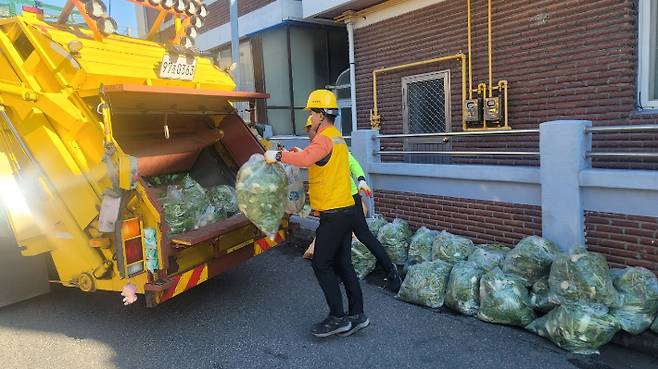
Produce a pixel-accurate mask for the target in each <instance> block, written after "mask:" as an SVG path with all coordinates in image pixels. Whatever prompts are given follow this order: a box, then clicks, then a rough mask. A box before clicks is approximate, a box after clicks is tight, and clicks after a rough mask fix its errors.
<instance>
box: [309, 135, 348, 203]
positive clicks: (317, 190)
mask: <svg viewBox="0 0 658 369" xmlns="http://www.w3.org/2000/svg"><path fill="white" fill-rule="evenodd" d="M318 134H320V135H323V136H326V137H328V138H329V139H330V140H331V142H332V143H333V149H332V151H331V153H330V154H329V161H327V162H326V164H324V165H318V164H319V162H318V163H315V164H313V165H311V166H310V167H309V168H308V194H309V197H310V198H311V208H313V209H315V210H317V211H326V210H331V209H339V208H344V207H348V206H352V205H354V198H352V191H351V188H350V181H351V180H352V179H351V177H350V167H349V162H348V155H347V153H348V150H347V144H346V143H345V140H343V137H342V136H341V134H340V132H339V131H338V129H336V127H333V126H330V127H328V128H325V129H324V130H323V131H322V132H320V133H318Z"/></svg>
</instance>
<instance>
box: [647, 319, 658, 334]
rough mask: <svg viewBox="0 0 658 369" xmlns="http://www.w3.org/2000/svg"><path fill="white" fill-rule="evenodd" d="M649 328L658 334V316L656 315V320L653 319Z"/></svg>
mask: <svg viewBox="0 0 658 369" xmlns="http://www.w3.org/2000/svg"><path fill="white" fill-rule="evenodd" d="M649 329H651V331H652V332H653V333H656V334H658V317H656V320H654V321H653V324H651V327H650V328H649Z"/></svg>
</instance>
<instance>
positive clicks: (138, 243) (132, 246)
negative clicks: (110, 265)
mask: <svg viewBox="0 0 658 369" xmlns="http://www.w3.org/2000/svg"><path fill="white" fill-rule="evenodd" d="M124 250H126V263H127V264H129V265H130V264H132V263H134V262H137V261H140V260H144V253H143V251H142V239H141V238H133V239H132V240H129V241H126V242H125V243H124Z"/></svg>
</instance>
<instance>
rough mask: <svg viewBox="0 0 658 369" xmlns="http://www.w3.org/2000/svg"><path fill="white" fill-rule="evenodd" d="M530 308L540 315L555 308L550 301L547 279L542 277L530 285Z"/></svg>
mask: <svg viewBox="0 0 658 369" xmlns="http://www.w3.org/2000/svg"><path fill="white" fill-rule="evenodd" d="M530 306H532V308H533V309H535V310H537V311H540V312H542V313H547V312H549V311H551V310H553V308H555V306H556V305H555V304H554V303H553V302H551V301H550V289H549V287H548V277H544V278H542V279H540V280H538V281H537V282H535V283H534V284H533V285H532V290H531V292H530Z"/></svg>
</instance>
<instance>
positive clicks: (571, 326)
mask: <svg viewBox="0 0 658 369" xmlns="http://www.w3.org/2000/svg"><path fill="white" fill-rule="evenodd" d="M619 328H620V325H619V321H618V320H617V319H616V318H615V317H614V316H612V315H610V314H609V313H608V309H607V308H606V307H605V306H604V305H600V304H596V305H589V304H570V303H566V304H563V305H560V306H558V307H556V308H555V309H553V310H551V311H550V312H549V313H548V314H546V315H544V316H543V317H541V318H539V319H537V320H535V321H534V322H532V323H531V324H529V325H528V326H527V327H526V329H527V330H529V331H531V332H533V333H536V334H538V335H540V336H542V337H546V338H548V339H550V340H551V341H553V343H555V344H556V345H558V346H559V347H561V348H563V349H565V350H568V351H571V352H574V353H577V354H586V355H588V354H596V353H598V348H599V347H601V346H603V345H605V344H606V343H608V342H610V340H612V337H613V336H614V335H615V333H617V331H619Z"/></svg>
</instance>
